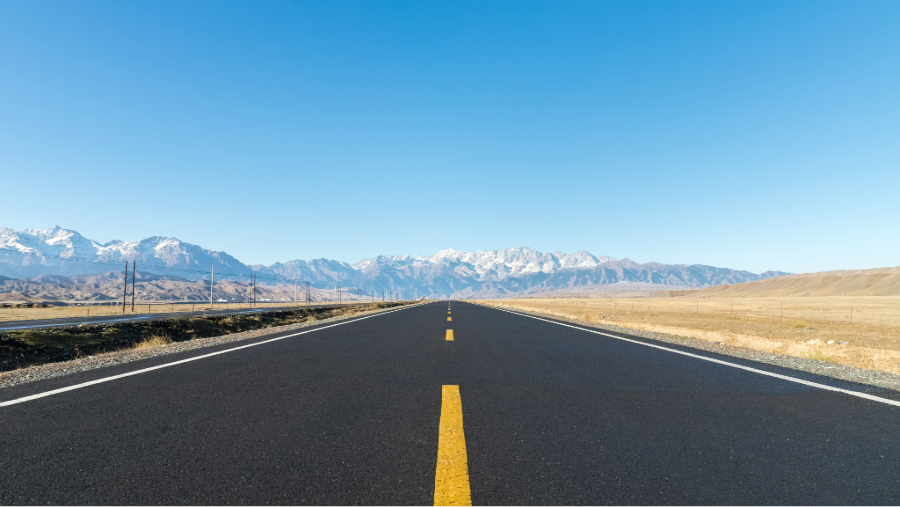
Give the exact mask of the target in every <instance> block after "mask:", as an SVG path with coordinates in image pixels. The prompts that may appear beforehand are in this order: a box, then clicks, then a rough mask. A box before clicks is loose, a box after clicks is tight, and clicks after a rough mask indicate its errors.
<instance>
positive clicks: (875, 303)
mask: <svg viewBox="0 0 900 507" xmlns="http://www.w3.org/2000/svg"><path fill="white" fill-rule="evenodd" d="M480 303H482V304H486V305H490V306H498V307H502V308H507V309H511V310H512V309H520V310H532V311H538V312H542V313H548V314H552V315H558V316H560V317H567V318H570V319H576V320H582V321H585V322H592V323H600V324H612V325H616V326H621V327H626V328H631V329H641V330H645V331H654V332H658V333H666V334H673V335H678V336H688V337H691V338H698V339H702V340H708V341H713V342H722V343H726V344H728V345H733V346H736V347H746V348H750V349H754V350H760V351H763V352H771V353H775V354H783V355H788V356H795V357H805V358H809V359H819V360H822V361H829V362H833V363H837V364H843V365H848V366H855V367H858V368H865V369H869V370H880V371H887V372H891V373H898V374H900V297H868V298H867V297H855V298H841V297H806V298H742V299H735V300H730V299H712V298H703V299H694V298H660V299H647V298H641V299H618V298H617V299H510V300H486V301H480ZM851 306H852V312H853V315H852V319H853V321H852V322H851V321H850V319H851Z"/></svg>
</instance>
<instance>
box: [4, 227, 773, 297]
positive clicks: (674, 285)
mask: <svg viewBox="0 0 900 507" xmlns="http://www.w3.org/2000/svg"><path fill="white" fill-rule="evenodd" d="M126 260H128V261H137V266H138V271H142V272H156V273H159V274H163V275H171V276H177V277H180V278H184V279H188V280H202V279H206V278H208V277H209V271H210V268H211V266H215V271H216V279H217V280H222V279H232V280H246V279H247V278H248V277H249V275H250V274H251V273H255V274H257V276H258V279H259V281H260V282H261V283H279V282H286V281H293V280H299V281H306V280H309V281H310V282H311V284H312V285H313V286H314V287H320V288H326V287H333V286H334V284H336V283H339V284H342V285H343V286H344V287H359V288H360V290H362V291H365V292H369V293H372V292H375V293H380V292H381V291H385V292H388V293H391V292H396V291H406V292H407V293H417V294H418V295H420V296H421V295H428V296H441V297H491V296H498V295H504V294H511V293H534V292H542V291H548V290H557V289H566V288H569V289H571V288H587V287H597V288H638V287H642V288H660V289H662V288H671V289H684V288H702V287H709V286H713V285H723V284H734V283H742V282H750V281H756V280H760V279H763V278H770V277H773V276H782V275H786V274H789V273H782V272H779V271H767V272H765V273H762V274H754V273H750V272H748V271H736V270H733V269H727V268H716V267H712V266H703V265H684V264H678V265H671V264H660V263H655V262H651V263H646V264H639V263H636V262H633V261H631V260H629V259H613V258H612V257H606V256H601V257H596V256H594V255H591V254H590V253H588V252H585V251H579V252H575V253H573V254H565V253H563V252H559V251H557V252H554V253H541V252H538V251H537V250H532V249H531V248H521V247H512V248H509V249H506V250H496V251H475V252H462V251H457V250H453V249H448V250H441V251H440V252H438V253H436V254H434V255H432V256H422V257H411V256H409V255H396V256H378V257H375V258H372V259H365V260H362V261H359V262H357V263H356V264H353V265H350V264H347V263H345V262H339V261H333V260H328V259H313V260H293V261H288V262H284V263H281V262H279V263H275V264H272V265H271V266H263V265H258V264H257V265H252V266H251V265H246V264H243V263H241V262H240V261H238V260H237V259H235V258H234V257H232V256H230V255H228V254H227V253H225V252H216V251H213V250H207V249H204V248H202V247H199V246H197V245H192V244H190V243H185V242H182V241H180V240H178V239H176V238H165V237H152V238H147V239H145V240H142V241H111V242H109V243H105V244H100V243H97V242H95V241H92V240H89V239H87V238H85V237H83V236H81V235H80V234H78V233H77V232H75V231H71V230H67V229H62V228H59V227H53V228H51V229H47V230H37V229H27V230H24V231H20V232H17V231H14V230H12V229H8V228H0V276H7V277H10V278H23V277H39V276H45V275H83V274H92V273H100V272H105V271H111V270H117V269H121V267H124V266H120V264H123V263H124V262H125V261H126Z"/></svg>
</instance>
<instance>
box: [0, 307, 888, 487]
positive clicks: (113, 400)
mask: <svg viewBox="0 0 900 507" xmlns="http://www.w3.org/2000/svg"><path fill="white" fill-rule="evenodd" d="M451 331H452V333H451ZM896 394H897V393H894V392H889V391H884V390H879V389H877V388H872V387H869V386H862V385H858V384H853V383H850V382H844V381H839V380H835V379H831V378H826V377H821V376H816V375H812V374H807V373H802V372H796V371H793V370H787V369H783V368H778V367H775V366H771V365H764V364H759V363H753V362H751V361H745V360H741V359H736V358H732V357H728V356H718V355H716V354H713V353H708V352H704V351H697V350H694V349H687V348H678V347H676V346H670V345H665V346H661V345H660V344H654V342H650V341H647V340H641V339H637V338H630V337H628V336H627V335H618V334H613V333H598V332H596V330H591V329H589V328H580V327H578V326H572V325H567V324H563V323H558V322H554V321H550V320H547V319H538V318H533V317H530V316H526V315H521V314H516V313H513V312H507V311H501V310H496V309H490V308H486V307H482V306H477V305H473V304H468V303H463V302H456V301H454V302H450V303H448V302H446V301H441V302H434V303H429V304H421V305H415V306H411V307H404V308H401V309H396V310H389V311H385V312H382V313H378V314H374V315H370V316H366V317H360V318H355V319H349V320H347V321H342V322H337V323H331V324H322V325H320V326H317V327H313V328H306V329H304V330H302V331H289V332H284V333H281V334H274V335H269V336H266V337H263V338H259V339H254V340H248V341H245V342H238V343H230V344H225V345H221V346H219V347H211V348H206V349H200V350H193V351H189V352H184V353H179V354H173V355H168V356H161V357H156V358H152V359H148V360H145V361H140V362H133V363H128V364H122V365H118V366H114V367H109V368H105V369H98V370H92V371H88V372H83V373H79V374H74V375H70V376H66V377H59V378H55V379H49V380H44V381H39V382H33V383H30V384H24V385H20V386H15V387H10V388H5V389H2V390H0V428H2V431H0V503H2V504H46V503H50V504H320V505H321V504H325V505H331V504H338V505H343V504H383V505H393V504H420V505H433V504H436V503H437V504H461V505H465V504H467V503H474V504H476V505H478V504H492V505H493V504H496V505H505V504H517V505H530V504H594V505H607V504H643V505H647V504H804V505H809V504H821V505H835V504H840V505H846V504H869V505H879V504H894V505H896V504H898V503H900V424H898V421H900V402H898V401H896V400H897V398H898V397H897V396H896Z"/></svg>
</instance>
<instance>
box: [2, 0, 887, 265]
mask: <svg viewBox="0 0 900 507" xmlns="http://www.w3.org/2000/svg"><path fill="white" fill-rule="evenodd" d="M0 174H2V176H0V226H7V227H12V228H14V229H23V228H30V227H37V228H47V227H50V226H53V225H57V224H58V225H60V226H61V227H65V228H70V229H74V230H77V231H79V232H81V233H82V234H84V235H85V236H87V237H88V238H91V239H95V240H98V241H101V242H104V241H109V240H112V239H124V240H138V239H142V238H145V237H148V236H154V235H161V236H174V237H177V238H180V239H182V240H184V241H188V242H191V243H195V244H199V245H201V246H204V247H206V248H212V249H215V250H225V251H227V252H228V253H230V254H232V255H234V256H236V257H237V258H238V259H240V260H242V261H243V262H246V263H251V264H252V263H264V264H269V263H272V262H275V261H286V260H290V259H295V258H301V259H307V258H318V257H326V258H332V259H337V260H343V261H348V262H355V261H358V260H360V259H363V258H367V257H372V256H375V255H379V254H401V253H407V254H411V255H427V254H433V253H434V252H436V251H437V250H440V249H444V248H455V249H457V250H493V249H502V248H508V247H510V246H513V245H518V246H529V247H531V248H535V249H538V250H541V251H549V252H552V251H555V250H562V251H564V252H566V253H572V252H574V251H576V250H582V249H583V250H587V251H589V252H591V253H593V254H595V255H610V256H613V257H617V258H622V257H628V258H631V259H633V260H636V261H639V262H647V261H658V262H666V263H703V264H710V265H714V266H720V267H730V268H735V269H747V270H750V271H754V272H759V271H763V270H767V269H779V270H785V271H793V272H808V271H821V270H832V269H862V268H872V267H881V266H897V265H900V2H897V1H888V2H876V1H865V2H859V1H847V2H829V1H823V0H815V1H811V2H799V1H791V2H785V1H775V2H762V1H757V0H754V1H746V2H736V1H730V2H722V1H711V2H675V1H662V2H631V1H629V2H624V1H623V2H601V1H590V2H565V1H548V2H525V1H518V0H517V1H514V2H499V1H491V2H483V1H473V2H427V1H418V0H416V1H410V2H387V1H368V2H348V1H331V0H329V1H323V2H299V1H290V2H250V1H246V2H225V1H221V0H216V1H210V2H190V1H184V0H179V1H174V2H164V1H158V0H154V1H145V2H139V1H130V2H121V1H110V2H101V1H81V2H72V1H68V0H66V1H61V2H44V1H32V0H29V1H25V0H19V1H5V2H2V3H0Z"/></svg>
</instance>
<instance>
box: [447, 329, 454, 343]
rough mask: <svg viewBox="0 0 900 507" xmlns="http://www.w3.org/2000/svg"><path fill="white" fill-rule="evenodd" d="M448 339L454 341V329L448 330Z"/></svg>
mask: <svg viewBox="0 0 900 507" xmlns="http://www.w3.org/2000/svg"><path fill="white" fill-rule="evenodd" d="M447 341H448V342H452V341H453V330H452V329H448V330H447Z"/></svg>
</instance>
